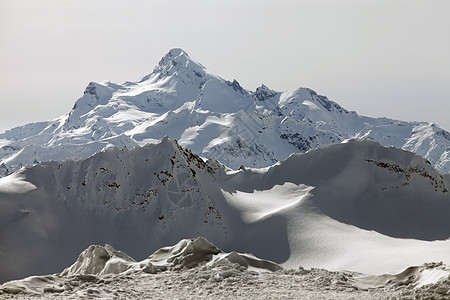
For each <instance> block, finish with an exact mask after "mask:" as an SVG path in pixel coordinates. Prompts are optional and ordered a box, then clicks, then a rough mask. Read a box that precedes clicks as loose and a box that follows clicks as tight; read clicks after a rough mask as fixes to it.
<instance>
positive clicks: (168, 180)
mask: <svg viewBox="0 0 450 300" xmlns="http://www.w3.org/2000/svg"><path fill="white" fill-rule="evenodd" d="M449 186H450V175H448V174H446V175H442V174H440V173H439V172H437V171H436V170H435V169H434V168H433V167H432V166H431V165H430V164H429V163H428V162H427V161H426V160H424V159H423V158H421V157H419V156H417V155H415V154H413V153H410V152H406V151H403V150H399V149H395V148H384V147H382V146H381V145H379V144H377V143H375V142H370V141H356V140H351V141H347V142H346V143H342V144H334V145H330V146H327V147H325V148H322V149H317V150H313V151H309V152H308V153H305V154H295V155H292V156H290V157H289V158H288V159H287V160H285V161H283V162H280V163H277V164H275V165H274V166H272V167H270V168H265V169H251V168H250V169H249V168H241V169H240V170H237V171H233V170H231V169H228V168H225V167H224V166H223V165H220V164H219V163H217V162H216V161H214V160H208V161H204V160H202V159H201V158H200V157H199V156H197V155H196V154H194V153H193V152H191V151H190V150H187V149H185V148H182V147H181V146H180V145H179V144H178V143H177V142H176V141H174V140H172V139H170V138H167V137H166V138H164V139H162V140H161V141H160V142H159V143H158V144H151V145H148V146H145V147H137V148H134V149H128V148H126V147H123V148H121V149H117V148H108V149H106V150H105V151H102V152H100V153H97V154H96V155H94V156H92V157H90V158H88V159H84V160H76V161H74V160H67V161H62V162H46V163H42V164H37V165H36V166H33V167H29V168H24V169H21V170H20V171H19V172H18V173H15V174H13V175H10V176H8V177H5V178H2V179H0V228H1V231H0V265H1V266H2V268H1V269H0V281H1V282H4V281H7V280H11V279H17V278H23V277H25V276H29V275H35V274H48V273H54V272H59V271H60V270H62V269H63V268H64V267H65V266H67V265H69V264H70V263H71V262H73V261H74V260H75V259H76V257H77V256H78V254H79V253H80V252H81V251H83V249H86V248H87V247H88V246H89V245H91V244H111V245H113V246H114V247H115V248H117V249H121V250H123V251H125V252H126V253H128V254H129V255H130V256H131V257H133V258H135V259H138V260H142V259H144V258H145V257H146V256H147V255H148V253H150V252H151V251H155V250H156V249H159V248H161V247H163V246H166V245H170V244H175V243H177V242H178V241H179V240H181V239H185V238H193V237H197V236H204V237H205V238H207V239H208V240H210V241H211V242H213V243H214V244H215V245H217V246H218V247H220V248H221V249H223V250H224V251H238V252H246V253H253V254H254V255H256V256H258V257H261V258H263V259H268V260H271V261H275V262H276V263H279V264H282V265H283V266H284V267H288V268H298V267H299V266H303V267H308V268H309V267H321V268H328V269H331V270H351V271H357V272H364V273H369V274H380V273H385V272H395V271H399V270H401V269H403V268H406V267H408V266H411V265H420V264H423V263H425V262H432V261H443V262H444V263H447V264H449V263H450V252H449V251H448V249H450V240H449V237H450V232H449V228H450V215H449V214H450V196H449V192H448V187H449ZM20 187H23V189H22V188H20Z"/></svg>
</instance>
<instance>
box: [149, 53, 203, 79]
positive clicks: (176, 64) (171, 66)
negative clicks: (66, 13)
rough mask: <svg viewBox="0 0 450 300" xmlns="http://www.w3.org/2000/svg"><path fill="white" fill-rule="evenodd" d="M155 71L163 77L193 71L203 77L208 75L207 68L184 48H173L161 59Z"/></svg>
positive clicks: (197, 75)
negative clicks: (191, 56) (192, 57)
mask: <svg viewBox="0 0 450 300" xmlns="http://www.w3.org/2000/svg"><path fill="white" fill-rule="evenodd" d="M153 73H159V74H160V76H162V77H169V76H173V75H178V76H180V75H183V74H184V75H186V74H190V73H192V74H193V75H195V76H196V77H200V78H203V77H204V76H205V75H206V68H205V67H204V66H202V65H201V64H200V63H198V62H196V61H194V60H192V59H191V58H190V57H189V55H188V54H187V52H186V51H184V50H183V49H180V48H173V49H171V50H169V52H167V54H166V55H164V57H163V58H162V59H161V60H160V61H159V63H158V65H157V66H156V67H155V69H154V70H153Z"/></svg>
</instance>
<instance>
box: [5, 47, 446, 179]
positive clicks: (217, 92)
mask: <svg viewBox="0 0 450 300" xmlns="http://www.w3.org/2000/svg"><path fill="white" fill-rule="evenodd" d="M166 135H168V136H170V137H172V138H175V139H177V140H178V141H179V143H180V144H181V145H182V146H185V147H189V148H190V149H191V150H192V151H193V152H194V153H197V154H198V155H200V156H202V157H208V158H213V159H216V160H219V161H220V162H221V163H223V164H225V165H227V166H229V167H231V168H234V169H237V168H238V167H239V166H240V165H241V164H242V165H244V166H249V167H266V166H270V165H272V164H273V163H275V162H277V161H280V160H284V159H286V158H287V157H288V156H289V155H290V154H291V153H296V152H306V151H308V150H310V149H315V148H318V147H320V146H323V145H327V144H330V143H339V142H342V141H344V140H346V139H348V138H358V139H370V140H375V141H378V142H379V143H381V144H382V145H385V146H394V147H396V148H401V149H404V150H408V151H412V152H415V153H417V154H419V155H421V156H422V157H424V158H426V159H428V160H429V161H430V162H431V163H432V164H433V166H435V167H436V168H437V169H438V170H441V171H443V172H449V171H450V133H449V132H447V131H445V130H443V129H441V128H439V127H438V126H437V125H435V124H431V123H426V122H403V121H397V120H391V119H386V118H379V119H375V118H369V117H364V116H359V115H358V114H357V113H356V112H350V111H348V110H346V109H344V108H342V107H341V106H340V105H339V104H337V103H335V102H333V101H330V100H329V99H328V98H326V97H324V96H320V95H318V94H317V93H316V92H314V91H312V90H310V89H308V88H298V89H294V90H290V91H284V92H277V91H273V90H271V89H269V88H268V87H266V86H264V85H262V86H261V87H259V88H257V89H256V91H248V90H246V89H244V88H243V87H241V86H240V84H239V83H238V82H237V81H236V80H233V81H228V80H225V79H222V78H220V77H218V76H216V75H213V74H211V73H209V72H208V71H207V70H206V68H205V67H203V66H202V65H201V64H199V63H197V62H196V61H194V60H192V59H191V58H190V57H189V56H188V55H187V53H186V52H185V51H183V50H181V49H172V50H170V51H169V52H168V53H167V54H166V55H165V56H164V57H163V58H162V59H161V61H160V62H159V63H158V64H157V66H156V67H155V68H154V70H153V72H151V73H150V74H149V75H147V76H145V77H143V78H142V79H141V80H139V81H137V82H124V83H122V84H116V83H111V82H102V83H94V82H91V83H89V85H88V86H87V87H86V89H85V91H84V94H83V96H82V97H81V98H80V99H78V100H77V101H76V103H75V105H74V107H73V109H72V110H71V111H70V112H69V113H68V114H67V115H64V116H62V117H60V118H57V119H55V120H50V121H45V122H39V123H32V124H27V125H24V126H21V127H16V128H13V129H10V130H7V131H5V132H4V133H0V146H1V147H0V176H4V175H7V174H10V173H12V172H13V171H15V170H18V169H20V167H22V166H30V165H33V164H35V163H37V162H43V161H50V160H63V159H67V158H87V157H89V156H91V155H92V154H94V153H96V152H98V151H101V150H102V149H104V148H105V147H110V146H112V145H113V146H116V147H123V146H127V147H128V148H130V147H134V146H137V145H140V146H143V145H145V144H147V143H155V142H157V141H158V140H159V139H161V138H163V137H164V136H166Z"/></svg>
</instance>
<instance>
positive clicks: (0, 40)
mask: <svg viewBox="0 0 450 300" xmlns="http://www.w3.org/2000/svg"><path fill="white" fill-rule="evenodd" d="M449 13H450V1H449V0H442V1H441V0H426V1H425V0H424V1H415V0H404V1H396V0H342V1H341V0H291V1H289V0H273V1H268V0H247V1H245V0H239V1H238V0H227V1H222V0H190V1H186V0H178V1H175V0H152V1H143V0H131V1H130V0H128V1H114V0H89V1H87V0H53V1H50V0H40V1H36V0H0V113H1V115H0V131H3V130H5V129H8V128H11V127H13V126H16V125H23V124H26V123H29V122H34V121H43V120H47V119H51V118H55V117H58V116H61V115H63V114H65V113H67V112H68V111H69V110H70V109H71V108H72V106H73V104H74V102H75V101H76V100H77V99H78V98H79V97H80V96H81V95H82V93H83V90H84V88H85V87H86V85H87V84H88V83H89V82H90V81H102V80H110V81H113V82H119V83H120V82H123V81H127V80H130V81H132V80H138V79H140V78H141V77H143V76H144V75H146V74H148V73H150V72H151V71H152V70H153V67H154V66H155V65H156V64H157V62H158V61H159V60H160V58H161V57H162V56H163V55H164V54H165V53H166V52H167V51H168V50H169V49H171V48H173V47H180V48H183V49H184V50H185V51H186V52H187V53H188V54H189V55H190V56H191V57H192V58H193V59H194V60H196V61H198V62H200V63H202V64H203V65H204V66H205V67H206V68H207V69H208V70H209V71H210V72H212V73H214V74H217V75H219V76H221V77H223V78H225V79H229V80H232V79H236V80H238V81H239V82H240V83H241V85H242V86H243V87H244V88H246V89H250V90H254V89H255V88H256V87H258V86H260V85H261V84H263V83H264V84H265V85H267V86H269V87H270V88H272V89H275V90H279V91H282V90H287V89H294V88H297V87H301V86H303V87H309V88H312V89H313V90H315V91H316V92H317V93H319V94H322V95H325V96H328V97H329V98H330V99H332V100H334V101H336V102H338V103H339V104H341V105H342V106H344V107H345V108H347V109H349V110H355V111H357V112H358V113H359V114H362V115H368V116H375V117H379V116H387V117H392V118H397V119H403V120H407V121H413V120H418V121H431V122H435V123H437V124H439V125H440V126H441V127H443V128H445V129H447V130H450V17H449Z"/></svg>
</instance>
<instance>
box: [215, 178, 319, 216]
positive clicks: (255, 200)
mask: <svg viewBox="0 0 450 300" xmlns="http://www.w3.org/2000/svg"><path fill="white" fill-rule="evenodd" d="M313 188H314V187H313V186H308V185H304V184H300V185H296V184H294V183H291V182H286V183H284V184H283V185H275V186H273V187H272V188H271V189H270V190H263V191H258V190H254V191H253V192H252V193H247V192H242V191H236V193H228V192H225V191H223V190H222V194H223V195H224V196H225V199H227V201H228V202H229V203H230V204H231V205H232V206H234V207H236V208H237V209H238V210H239V211H240V212H241V216H242V218H243V219H244V221H246V222H255V221H258V220H261V219H263V218H265V217H267V216H269V215H272V214H275V213H276V212H278V211H281V210H283V209H286V208H288V207H290V206H293V205H295V204H297V203H299V202H300V201H302V199H304V197H306V196H307V195H308V193H309V191H311V190H312V189H313Z"/></svg>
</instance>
